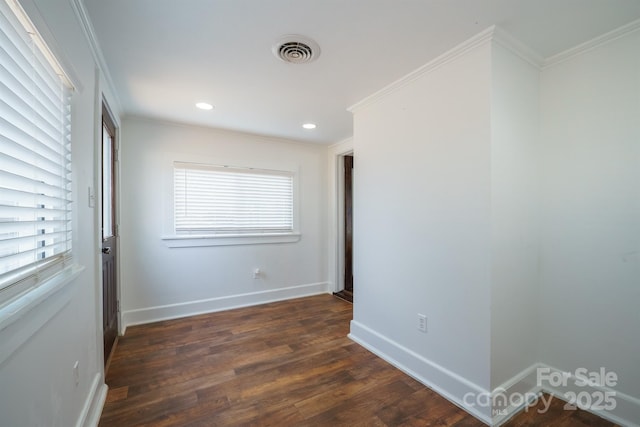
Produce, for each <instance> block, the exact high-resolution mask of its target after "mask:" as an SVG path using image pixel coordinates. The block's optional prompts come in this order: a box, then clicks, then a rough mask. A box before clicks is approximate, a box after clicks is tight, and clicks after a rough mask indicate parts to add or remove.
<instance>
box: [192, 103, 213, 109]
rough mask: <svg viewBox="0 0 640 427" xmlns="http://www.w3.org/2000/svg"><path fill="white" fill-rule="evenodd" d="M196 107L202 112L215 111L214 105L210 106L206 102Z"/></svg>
mask: <svg viewBox="0 0 640 427" xmlns="http://www.w3.org/2000/svg"><path fill="white" fill-rule="evenodd" d="M196 107H198V108H199V109H201V110H213V105H211V104H208V103H206V102H198V103H197V104H196Z"/></svg>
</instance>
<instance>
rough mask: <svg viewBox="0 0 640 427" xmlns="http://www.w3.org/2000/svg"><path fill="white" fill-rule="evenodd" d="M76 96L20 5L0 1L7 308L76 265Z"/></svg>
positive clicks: (1, 251)
mask: <svg viewBox="0 0 640 427" xmlns="http://www.w3.org/2000/svg"><path fill="white" fill-rule="evenodd" d="M71 92H72V88H71V85H70V84H69V82H68V79H67V78H66V76H65V75H64V73H63V72H62V69H61V67H60V66H59V65H58V64H57V62H55V59H54V57H53V55H52V54H51V52H50V51H49V49H48V48H47V46H46V44H45V43H44V41H43V40H42V38H41V37H40V35H39V34H38V33H37V31H36V30H35V27H34V26H33V24H32V23H31V21H30V20H29V18H28V17H27V16H26V14H25V13H24V11H23V10H22V8H21V7H20V6H19V5H18V3H17V2H16V1H15V0H0V305H1V304H2V303H3V302H6V301H8V300H9V299H11V298H14V297H15V296H17V295H20V294H22V293H24V292H26V291H27V290H29V289H32V288H33V287H36V286H38V285H39V284H40V283H42V282H44V281H45V280H47V279H48V278H50V277H52V276H53V275H55V274H56V273H57V272H59V271H61V270H63V269H64V268H65V267H66V266H68V265H70V263H71Z"/></svg>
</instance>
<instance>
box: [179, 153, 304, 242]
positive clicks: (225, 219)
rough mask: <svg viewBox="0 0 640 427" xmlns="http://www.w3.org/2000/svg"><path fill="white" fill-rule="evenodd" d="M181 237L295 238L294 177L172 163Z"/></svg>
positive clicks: (290, 174) (230, 168)
mask: <svg viewBox="0 0 640 427" xmlns="http://www.w3.org/2000/svg"><path fill="white" fill-rule="evenodd" d="M173 179H174V181H173V185H174V232H175V234H176V235H177V236H198V235H199V236H207V235H222V236H229V235H260V234H286V233H294V229H295V220H294V219H295V215H294V210H295V209H294V208H295V201H294V194H295V191H294V173H293V172H288V171H274V170H264V169H251V168H237V167H226V166H213V165H203V164H195V163H181V162H175V163H174V170H173Z"/></svg>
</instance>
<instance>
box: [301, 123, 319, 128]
mask: <svg viewBox="0 0 640 427" xmlns="http://www.w3.org/2000/svg"><path fill="white" fill-rule="evenodd" d="M302 127H303V128H305V129H315V128H316V124H315V123H305V124H303V125H302Z"/></svg>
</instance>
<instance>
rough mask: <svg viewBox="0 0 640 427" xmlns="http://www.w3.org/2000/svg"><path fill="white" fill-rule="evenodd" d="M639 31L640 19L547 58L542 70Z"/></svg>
mask: <svg viewBox="0 0 640 427" xmlns="http://www.w3.org/2000/svg"><path fill="white" fill-rule="evenodd" d="M638 30H640V19H638V20H636V21H633V22H630V23H628V24H626V25H623V26H622V27H620V28H616V29H615V30H613V31H609V32H608V33H605V34H603V35H601V36H598V37H595V38H593V39H591V40H589V41H586V42H584V43H581V44H579V45H577V46H575V47H572V48H570V49H567V50H565V51H564V52H560V53H558V54H556V55H553V56H550V57H548V58H546V59H545V61H544V64H543V67H542V68H543V69H545V68H548V67H552V66H554V65H557V64H560V63H561V62H564V61H567V60H568V59H570V58H573V57H574V56H577V55H581V54H583V53H585V52H588V51H590V50H593V49H596V48H598V47H600V46H603V45H605V44H607V43H611V42H613V41H614V40H617V39H619V38H621V37H624V36H626V35H627V34H631V33H633V32H635V31H638Z"/></svg>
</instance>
